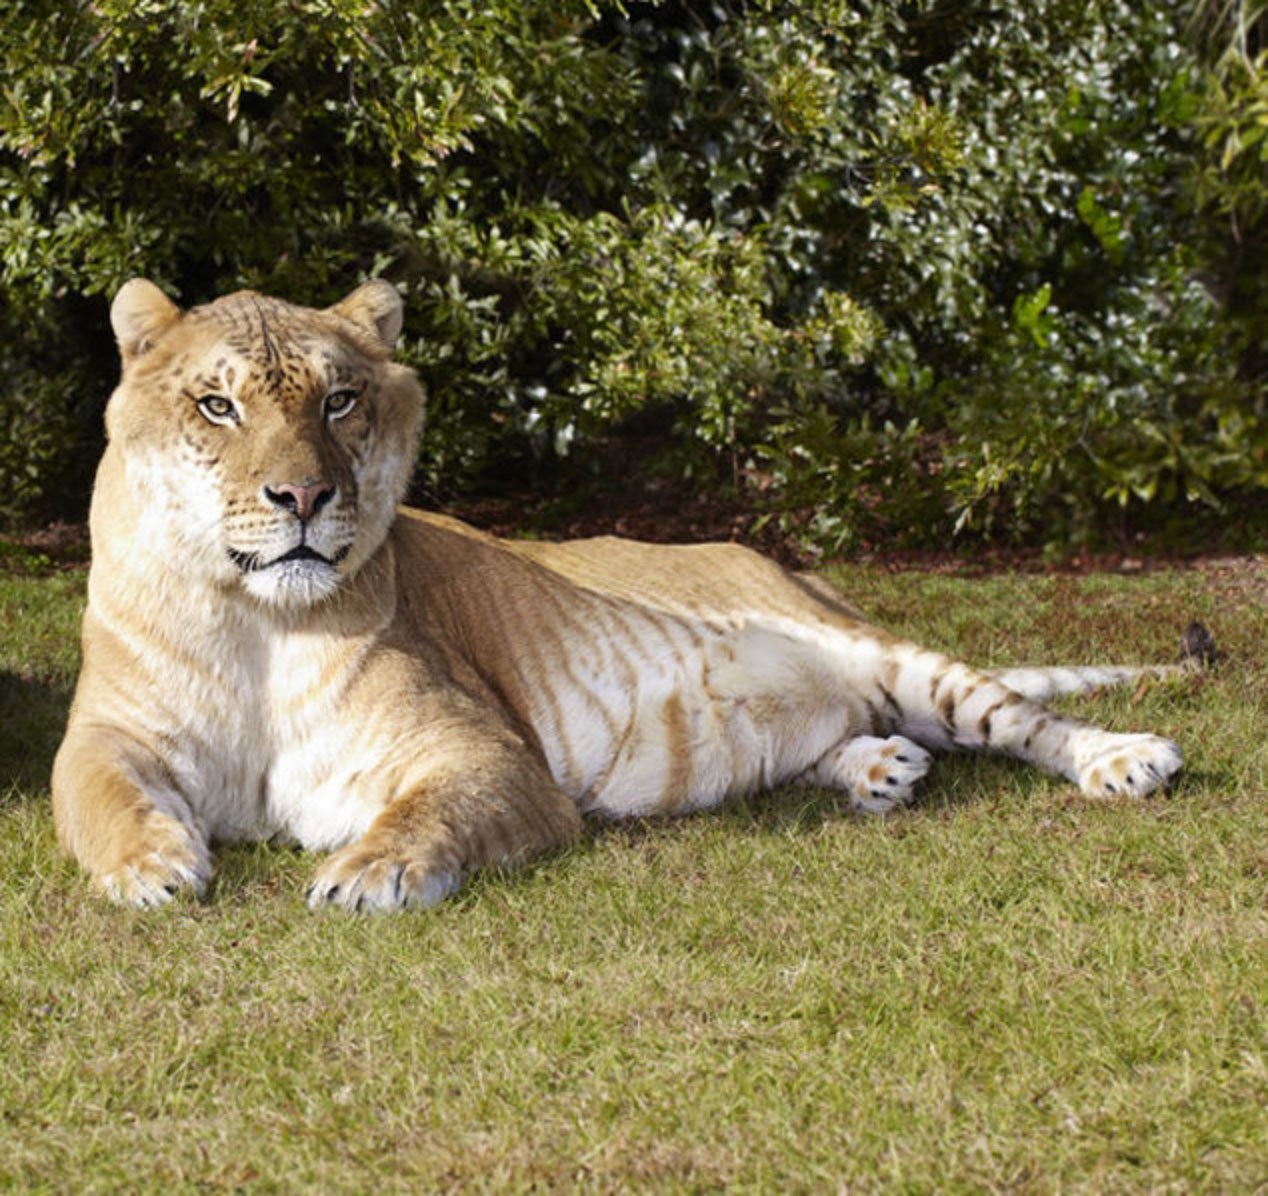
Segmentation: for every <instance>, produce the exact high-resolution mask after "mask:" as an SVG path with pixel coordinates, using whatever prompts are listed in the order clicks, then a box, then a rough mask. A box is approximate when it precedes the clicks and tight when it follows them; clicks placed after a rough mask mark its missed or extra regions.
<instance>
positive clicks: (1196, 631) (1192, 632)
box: [1180, 619, 1220, 669]
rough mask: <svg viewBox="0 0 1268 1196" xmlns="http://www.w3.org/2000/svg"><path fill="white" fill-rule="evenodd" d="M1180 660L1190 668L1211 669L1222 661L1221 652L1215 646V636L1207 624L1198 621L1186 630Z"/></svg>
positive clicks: (1181, 645)
mask: <svg viewBox="0 0 1268 1196" xmlns="http://www.w3.org/2000/svg"><path fill="white" fill-rule="evenodd" d="M1180 659H1181V661H1182V662H1183V663H1184V664H1186V665H1188V666H1189V667H1190V668H1195V669H1209V668H1210V667H1211V666H1212V665H1213V664H1215V663H1216V661H1218V660H1219V659H1220V650H1219V649H1218V648H1217V647H1216V646H1215V636H1213V635H1212V634H1211V630H1210V628H1209V627H1207V626H1206V624H1205V623H1199V622H1198V621H1197V620H1196V619H1194V620H1193V622H1192V623H1190V624H1189V625H1188V627H1186V628H1185V629H1184V634H1183V635H1182V636H1181V637H1180Z"/></svg>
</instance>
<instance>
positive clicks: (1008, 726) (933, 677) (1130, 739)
mask: <svg viewBox="0 0 1268 1196" xmlns="http://www.w3.org/2000/svg"><path fill="white" fill-rule="evenodd" d="M895 659H896V667H895V668H891V669H890V671H889V672H890V681H891V683H892V684H891V685H890V686H889V687H886V686H884V685H880V686H879V687H878V688H879V690H880V691H881V692H880V693H879V694H878V697H879V707H880V708H883V709H884V710H886V711H887V712H888V713H889V715H890V717H891V718H892V720H893V723H894V726H895V729H896V730H898V731H899V732H901V733H902V734H905V735H910V736H911V737H912V738H913V739H915V740H917V741H918V742H921V743H925V744H928V745H929V746H932V747H948V748H963V749H970V750H984V751H995V752H1002V753H1004V754H1005V755H1009V756H1015V757H1017V758H1018V759H1021V760H1025V761H1027V762H1029V763H1031V764H1035V765H1037V766H1038V767H1040V768H1043V769H1046V770H1047V771H1049V772H1054V773H1057V774H1059V775H1060V776H1064V777H1068V778H1069V779H1070V780H1072V781H1075V782H1077V783H1078V785H1079V787H1080V788H1081V789H1082V790H1083V792H1084V793H1086V794H1089V795H1090V796H1093V797H1107V796H1112V795H1115V794H1128V795H1132V796H1136V797H1143V796H1145V795H1146V794H1148V793H1152V792H1153V791H1154V790H1156V789H1159V788H1164V787H1165V786H1166V785H1167V784H1168V782H1169V781H1170V780H1171V778H1172V777H1173V776H1174V775H1175V773H1176V772H1178V771H1179V769H1180V766H1181V764H1182V763H1183V756H1182V754H1181V752H1180V749H1179V747H1177V746H1176V745H1175V744H1174V743H1172V742H1171V741H1170V740H1167V739H1163V738H1161V737H1159V736H1157V735H1142V734H1119V733H1117V732H1113V731H1106V730H1103V729H1102V728H1100V727H1097V726H1094V725H1092V724H1091V723H1087V722H1085V721H1083V720H1082V719H1077V718H1071V717H1069V716H1067V715H1063V714H1059V713H1057V712H1056V711H1053V710H1050V709H1048V708H1047V707H1045V706H1042V705H1040V704H1039V703H1037V702H1034V701H1032V700H1030V699H1029V698H1026V697H1023V696H1022V695H1021V694H1019V693H1018V692H1016V690H1013V689H1010V688H1009V687H1008V686H1006V685H1004V684H1002V683H1001V682H1000V681H998V680H996V679H995V678H993V677H991V676H989V675H987V674H985V673H981V672H978V671H977V670H975V669H973V668H971V667H970V666H968V665H966V664H961V663H959V662H957V661H952V660H948V659H947V658H946V657H943V656H940V655H939V654H938V653H936V652H929V651H925V650H923V649H919V648H915V647H914V646H909V645H904V646H902V648H901V649H900V650H899V651H898V652H897V654H896V658H895Z"/></svg>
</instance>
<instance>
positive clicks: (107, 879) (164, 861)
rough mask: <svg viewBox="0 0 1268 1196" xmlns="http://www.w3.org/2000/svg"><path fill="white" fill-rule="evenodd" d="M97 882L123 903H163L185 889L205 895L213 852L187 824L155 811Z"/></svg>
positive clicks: (149, 904)
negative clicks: (112, 865) (116, 860)
mask: <svg viewBox="0 0 1268 1196" xmlns="http://www.w3.org/2000/svg"><path fill="white" fill-rule="evenodd" d="M93 879H94V883H95V884H96V886H97V888H98V889H100V890H101V891H102V892H103V893H105V895H106V896H107V897H109V898H110V900H111V901H115V902H118V903H119V904H120V905H136V906H155V905H163V904H164V903H166V902H168V901H170V900H171V899H172V898H173V897H175V896H176V894H177V893H179V892H180V891H181V890H182V889H188V890H190V891H192V892H193V893H194V894H195V895H196V896H201V895H202V893H203V892H204V891H205V890H206V888H207V882H208V881H209V880H210V879H211V852H210V851H208V849H207V844H206V843H204V842H203V841H202V839H200V838H198V837H197V836H196V835H195V834H194V833H193V832H192V831H190V830H189V828H188V827H187V826H185V824H184V823H182V822H180V821H179V820H177V819H175V818H172V817H171V816H170V815H167V814H161V813H158V812H157V811H155V812H153V813H151V814H149V815H148V816H147V817H146V819H145V822H144V823H143V824H142V826H141V833H140V834H139V835H138V836H137V837H136V840H135V841H134V842H132V843H129V844H128V845H127V846H126V848H125V849H124V850H123V851H122V852H121V853H120V859H119V860H118V862H117V863H116V864H115V866H114V867H113V868H111V869H110V870H109V871H107V872H101V873H98V874H97V875H96V876H95V877H94V878H93Z"/></svg>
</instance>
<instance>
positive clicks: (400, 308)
mask: <svg viewBox="0 0 1268 1196" xmlns="http://www.w3.org/2000/svg"><path fill="white" fill-rule="evenodd" d="M330 310H331V311H332V312H334V313H335V314H336V315H339V316H342V317H343V318H344V319H345V320H349V321H351V322H352V323H353V324H356V325H357V326H358V327H360V328H363V329H365V331H366V332H369V333H370V334H371V335H373V336H374V338H375V339H376V340H377V341H380V342H381V343H382V345H383V348H384V349H386V350H387V351H388V352H389V353H390V352H391V351H392V347H393V346H394V345H395V344H396V338H397V337H398V336H400V335H401V325H402V324H403V323H404V321H405V308H404V304H402V302H401V297H400V295H399V294H398V293H397V290H396V288H395V287H394V286H393V285H392V284H391V283H390V282H385V281H384V280H383V279H382V278H376V279H373V280H372V281H371V282H366V283H362V284H361V286H359V287H357V289H356V290H355V291H353V292H352V294H351V295H349V296H347V297H346V298H344V299H341V300H339V302H338V303H336V304H335V305H334V307H332V308H331V309H330Z"/></svg>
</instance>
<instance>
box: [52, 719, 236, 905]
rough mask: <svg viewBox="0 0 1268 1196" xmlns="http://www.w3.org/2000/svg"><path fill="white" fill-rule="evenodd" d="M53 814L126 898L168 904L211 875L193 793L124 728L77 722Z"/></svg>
mask: <svg viewBox="0 0 1268 1196" xmlns="http://www.w3.org/2000/svg"><path fill="white" fill-rule="evenodd" d="M53 819H54V822H55V824H56V826H57V836H58V839H59V841H60V842H61V844H62V846H63V847H64V848H65V849H66V850H67V851H68V852H70V853H71V854H72V855H73V856H75V858H76V859H78V860H79V862H80V863H81V864H82V865H83V867H84V868H85V869H86V870H87V871H88V873H89V875H90V876H91V877H92V880H93V884H94V886H95V887H96V888H97V889H99V890H100V891H101V892H103V893H104V894H105V895H106V896H108V897H109V898H111V900H113V901H117V902H119V903H120V904H123V905H138V906H147V905H162V904H163V903H164V902H167V901H170V900H171V899H172V897H174V896H175V895H176V894H177V893H178V892H180V891H181V890H182V889H188V890H191V891H192V892H194V893H195V894H201V893H202V892H203V891H204V889H205V888H206V886H207V882H208V881H209V880H210V879H211V852H210V850H209V849H208V846H207V842H206V839H205V837H204V836H203V835H202V834H201V833H200V832H199V831H198V830H197V829H196V828H195V827H194V825H193V819H192V817H191V816H190V814H189V807H188V804H187V803H186V801H185V799H184V798H183V797H182V795H181V794H180V793H178V792H177V791H176V789H175V787H174V785H173V784H172V783H171V781H170V779H169V778H168V776H167V770H166V769H165V767H164V766H163V764H162V762H161V761H159V760H158V759H157V758H151V757H149V756H148V754H147V753H145V752H144V751H143V750H142V749H141V748H140V747H139V746H138V745H137V744H136V742H135V741H134V740H133V739H132V738H131V737H129V736H126V735H124V734H122V733H112V732H111V731H110V730H109V729H108V728H105V727H92V728H86V727H83V726H79V727H75V726H72V727H71V729H70V730H69V731H68V732H67V735H66V738H65V740H64V741H63V742H62V746H61V748H60V750H59V751H58V753H57V759H56V761H55V762H54V765H53Z"/></svg>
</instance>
